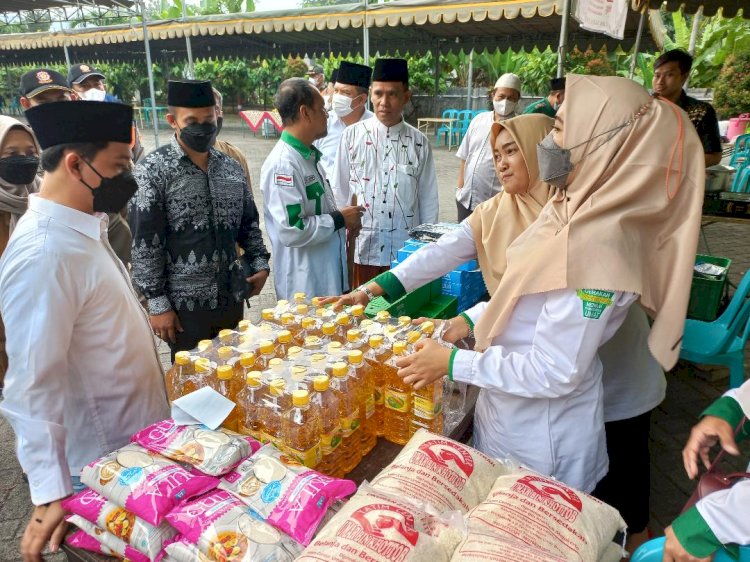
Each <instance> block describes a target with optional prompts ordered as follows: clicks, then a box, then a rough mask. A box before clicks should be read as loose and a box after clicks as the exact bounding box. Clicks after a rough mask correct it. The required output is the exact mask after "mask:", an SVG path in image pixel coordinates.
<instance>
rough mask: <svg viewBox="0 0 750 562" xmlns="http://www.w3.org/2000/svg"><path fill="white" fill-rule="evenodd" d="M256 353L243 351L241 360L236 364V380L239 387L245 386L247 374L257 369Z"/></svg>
mask: <svg viewBox="0 0 750 562" xmlns="http://www.w3.org/2000/svg"><path fill="white" fill-rule="evenodd" d="M255 370H256V369H255V353H252V352H246V353H241V354H240V358H239V360H238V361H237V362H236V363H235V364H234V380H235V382H236V387H237V388H238V389H240V390H241V389H243V388H244V387H245V382H246V380H247V375H248V374H249V373H251V372H252V371H255Z"/></svg>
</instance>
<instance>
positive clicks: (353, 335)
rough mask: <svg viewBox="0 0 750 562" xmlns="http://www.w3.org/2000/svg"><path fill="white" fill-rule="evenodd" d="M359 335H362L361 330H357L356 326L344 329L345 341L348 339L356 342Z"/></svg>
mask: <svg viewBox="0 0 750 562" xmlns="http://www.w3.org/2000/svg"><path fill="white" fill-rule="evenodd" d="M361 337H362V332H361V331H360V330H357V329H356V328H353V329H351V330H347V331H346V340H347V341H350V342H352V343H353V342H356V341H357V340H358V339H359V338H361Z"/></svg>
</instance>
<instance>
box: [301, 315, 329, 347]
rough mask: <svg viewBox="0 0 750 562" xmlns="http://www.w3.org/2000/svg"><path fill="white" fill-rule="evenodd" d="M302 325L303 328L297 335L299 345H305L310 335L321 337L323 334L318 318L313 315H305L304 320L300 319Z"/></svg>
mask: <svg viewBox="0 0 750 562" xmlns="http://www.w3.org/2000/svg"><path fill="white" fill-rule="evenodd" d="M300 326H301V327H302V329H301V330H300V332H299V335H298V336H297V345H304V344H305V338H309V337H310V336H318V337H320V336H321V335H322V334H323V332H322V331H321V329H320V324H319V322H318V320H317V319H316V318H313V317H312V316H305V317H304V318H302V320H300Z"/></svg>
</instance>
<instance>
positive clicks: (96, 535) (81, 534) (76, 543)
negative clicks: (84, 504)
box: [66, 515, 151, 562]
mask: <svg viewBox="0 0 750 562" xmlns="http://www.w3.org/2000/svg"><path fill="white" fill-rule="evenodd" d="M66 519H67V520H68V522H69V523H72V524H73V525H75V526H76V527H78V528H79V529H80V531H77V532H75V533H73V534H72V535H71V536H70V537H68V539H67V541H68V544H69V545H70V546H73V547H76V548H82V549H83V550H88V551H90V552H97V553H99V554H105V555H107V556H117V557H119V558H125V559H127V560H131V561H132V562H151V558H149V557H148V556H146V555H145V554H143V553H141V552H138V551H137V550H136V549H134V548H133V547H132V546H130V545H129V544H127V543H126V542H125V541H124V540H122V539H120V538H117V537H116V536H114V535H113V534H111V533H108V532H107V531H105V530H104V529H101V528H99V527H97V526H96V525H94V524H93V523H91V522H89V521H86V520H85V519H84V518H83V517H81V516H80V515H70V516H68V517H67V518H66Z"/></svg>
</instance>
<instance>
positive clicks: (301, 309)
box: [294, 304, 310, 315]
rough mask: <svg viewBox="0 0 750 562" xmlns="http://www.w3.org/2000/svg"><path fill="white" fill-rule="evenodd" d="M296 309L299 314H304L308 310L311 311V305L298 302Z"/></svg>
mask: <svg viewBox="0 0 750 562" xmlns="http://www.w3.org/2000/svg"><path fill="white" fill-rule="evenodd" d="M294 310H295V311H296V312H297V314H303V315H304V314H307V313H308V312H310V307H309V306H307V305H306V304H298V305H297V308H295V309H294Z"/></svg>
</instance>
